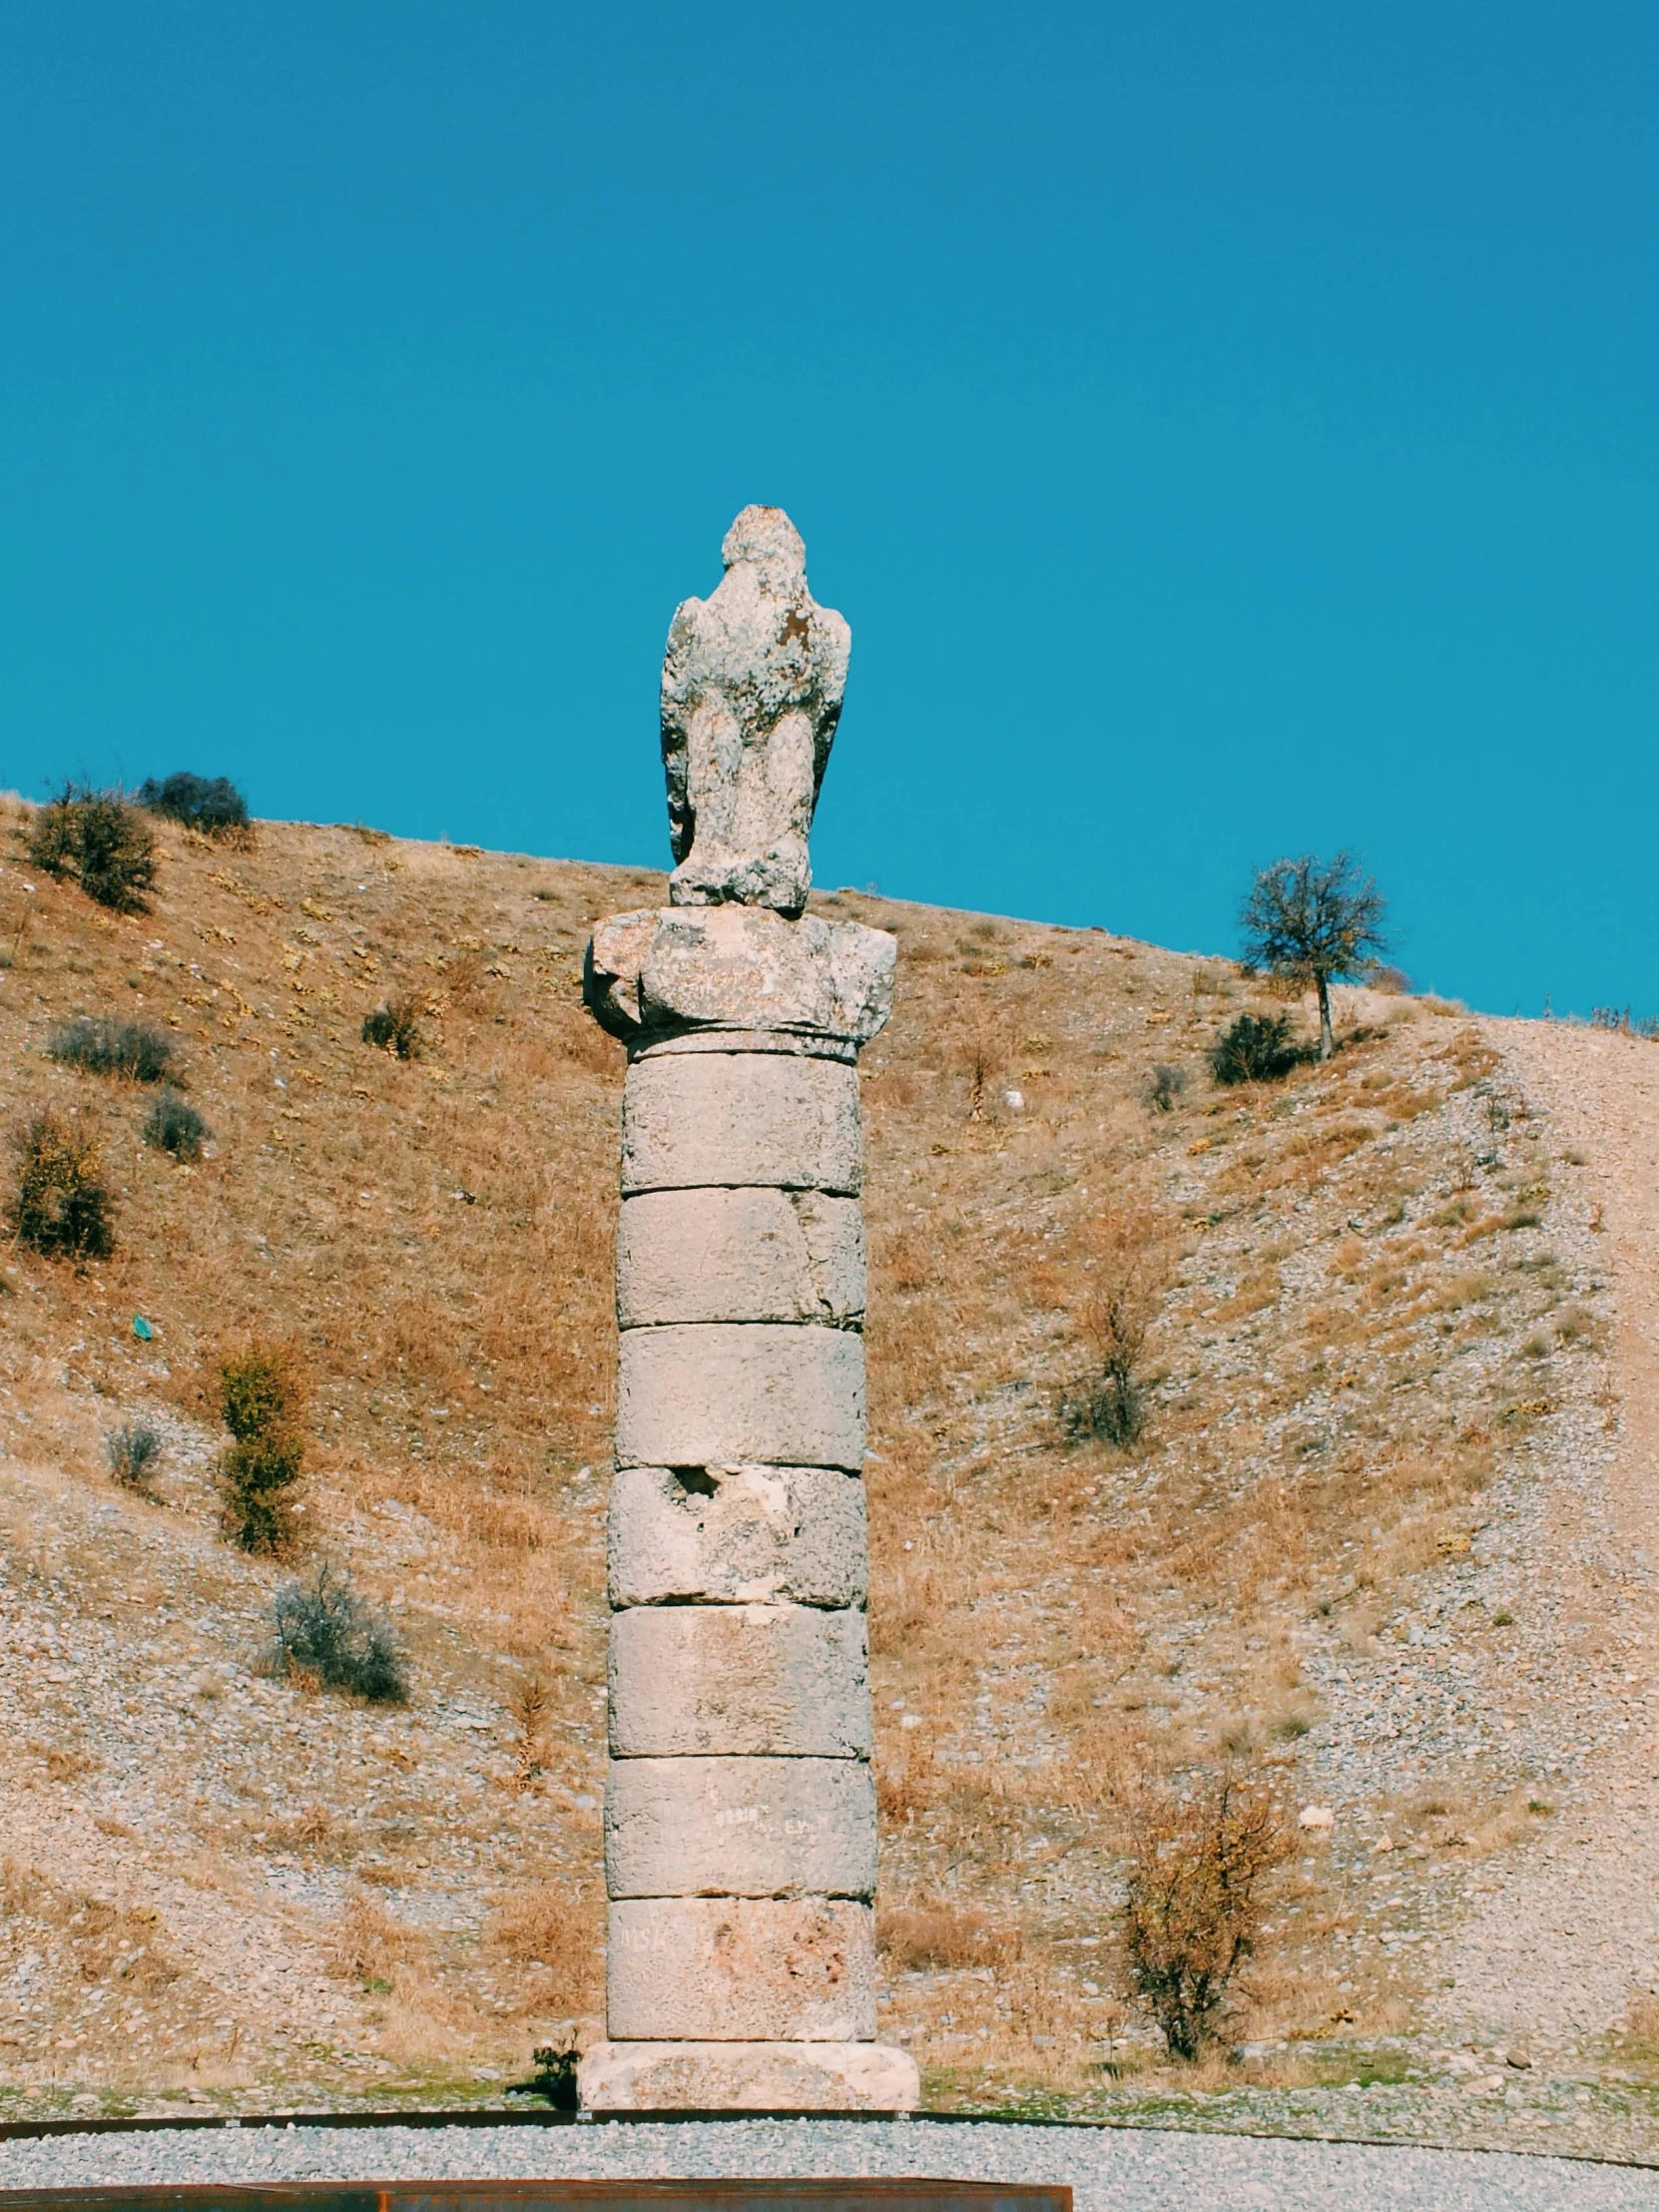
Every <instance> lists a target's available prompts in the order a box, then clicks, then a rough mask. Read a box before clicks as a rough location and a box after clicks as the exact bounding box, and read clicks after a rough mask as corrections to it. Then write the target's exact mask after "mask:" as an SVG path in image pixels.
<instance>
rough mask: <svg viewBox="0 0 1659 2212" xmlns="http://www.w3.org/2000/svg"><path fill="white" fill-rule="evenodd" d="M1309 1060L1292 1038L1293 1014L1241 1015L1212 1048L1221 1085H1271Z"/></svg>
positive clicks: (1213, 1067)
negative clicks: (1291, 1015) (1270, 1083)
mask: <svg viewBox="0 0 1659 2212" xmlns="http://www.w3.org/2000/svg"><path fill="white" fill-rule="evenodd" d="M1307 1058H1308V1053H1307V1050H1306V1048H1305V1047H1304V1046H1302V1045H1299V1044H1297V1043H1296V1042H1295V1041H1294V1039H1293V1038H1292V1035H1291V1017H1290V1015H1289V1014H1241V1015H1240V1016H1239V1018H1238V1020H1237V1021H1234V1022H1230V1023H1229V1024H1228V1026H1227V1028H1225V1029H1224V1030H1223V1031H1222V1033H1221V1035H1220V1036H1219V1037H1218V1038H1217V1039H1216V1041H1215V1043H1214V1044H1213V1045H1212V1046H1211V1047H1210V1052H1209V1060H1210V1072H1211V1073H1212V1074H1213V1075H1214V1076H1215V1079H1216V1081H1217V1082H1218V1083H1269V1082H1273V1081H1274V1080H1275V1079H1276V1078H1278V1077H1279V1076H1282V1075H1289V1073H1290V1072H1291V1070H1292V1068H1294V1067H1299V1066H1300V1065H1301V1064H1302V1062H1303V1061H1304V1060H1306V1059H1307Z"/></svg>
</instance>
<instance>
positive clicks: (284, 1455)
mask: <svg viewBox="0 0 1659 2212" xmlns="http://www.w3.org/2000/svg"><path fill="white" fill-rule="evenodd" d="M219 1401H220V1413H221V1416H222V1417H223V1419H224V1422H225V1425H226V1427H227V1428H228V1429H229V1430H230V1431H231V1434H232V1436H233V1437H234V1438H235V1441H234V1442H233V1444H232V1445H231V1448H230V1449H229V1450H228V1451H227V1452H226V1453H225V1454H224V1456H223V1458H222V1459H221V1460H220V1463H219V1483H220V1490H221V1493H222V1495H223V1496H224V1499H225V1513H224V1528H225V1533H226V1535H227V1536H228V1537H229V1538H230V1540H231V1541H232V1542H233V1543H234V1544H237V1545H239V1546H240V1547H241V1548H242V1549H243V1550H244V1551H263V1552H280V1551H283V1550H285V1549H286V1547H287V1544H288V1541H289V1539H290V1536H291V1532H292V1530H291V1522H290V1519H289V1512H288V1505H287V1500H286V1498H285V1497H284V1496H283V1494H282V1493H283V1492H284V1491H285V1490H287V1489H290V1488H291V1487H292V1485H293V1484H294V1482H296V1481H297V1480H298V1477H299V1471H300V1468H301V1466H302V1465H303V1463H304V1457H305V1444H304V1438H303V1436H302V1435H301V1433H300V1428H299V1415H300V1408H301V1404H302V1392H301V1389H300V1384H299V1377H298V1371H297V1367H296V1363H295V1362H294V1359H293V1357H292V1355H291V1354H290V1353H289V1352H288V1351H287V1350H286V1348H285V1347H282V1346H277V1345H264V1344H254V1345H251V1346H250V1347H249V1348H248V1349H247V1350H246V1351H244V1352H242V1353H239V1354H237V1355H236V1356H235V1357H233V1358H232V1359H229V1360H226V1361H224V1362H223V1363H222V1364H221V1367H220V1371H219Z"/></svg>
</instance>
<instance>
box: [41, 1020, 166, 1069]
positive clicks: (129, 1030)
mask: <svg viewBox="0 0 1659 2212" xmlns="http://www.w3.org/2000/svg"><path fill="white" fill-rule="evenodd" d="M46 1056H47V1058H48V1059H50V1060H58V1061H61V1062H62V1064H63V1065H64V1066H65V1067H72V1068H85V1069H86V1070H87V1071H88V1072H89V1073H90V1074H93V1075H125V1076H127V1077H129V1078H130V1080H131V1081H133V1082H135V1083H159V1082H160V1081H161V1079H162V1077H163V1076H164V1075H165V1074H166V1073H167V1071H168V1069H169V1067H171V1065H172V1064H173V1046H172V1044H171V1043H170V1042H169V1040H168V1039H167V1038H166V1037H164V1036H163V1035H162V1033H161V1031H160V1030H159V1029H147V1028H146V1027H145V1026H144V1024H143V1022H141V1021H106V1020H99V1019H96V1018H95V1017H94V1016H93V1015H91V1014H78V1015H77V1016H76V1018H75V1019H74V1020H73V1021H66V1022H65V1023H64V1024H63V1025H62V1027H61V1028H58V1029H54V1030H53V1032H52V1035H51V1038H50V1040H49V1041H48V1043H47V1047H46Z"/></svg>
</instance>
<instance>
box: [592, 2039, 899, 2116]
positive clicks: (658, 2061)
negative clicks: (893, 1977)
mask: <svg viewBox="0 0 1659 2212" xmlns="http://www.w3.org/2000/svg"><path fill="white" fill-rule="evenodd" d="M576 2081H577V2089H578V2091H579V2093H580V2095H581V2099H582V2103H583V2105H584V2107H585V2108H586V2109H587V2110H588V2111H590V2112H720V2111H733V2112H767V2111H772V2112H791V2111H799V2112H913V2111H914V2110H915V2108H916V2106H917V2105H918V2104H919V2103H920V2101H921V2075H920V2071H919V2069H918V2067H917V2065H916V2062H915V2060H914V2059H913V2058H912V2057H911V2056H910V2054H909V2052H908V2051H905V2050H896V2049H894V2048H893V2047H892V2046H891V2045H890V2044H887V2043H689V2042H687V2043H616V2042H603V2043H595V2044H594V2045H593V2046H592V2047H591V2049H589V2050H587V2051H586V2052H584V2053H583V2057H582V2063H581V2067H580V2069H579V2071H578V2073H577V2077H576Z"/></svg>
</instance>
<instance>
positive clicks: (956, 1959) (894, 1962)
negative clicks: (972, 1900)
mask: <svg viewBox="0 0 1659 2212" xmlns="http://www.w3.org/2000/svg"><path fill="white" fill-rule="evenodd" d="M877 1939H878V1941H879V1943H880V1947H881V1951H882V1954H883V1955H884V1957H885V1958H886V1960H887V1963H888V1965H889V1966H891V1967H892V1969H893V1971H894V1972H895V1973H904V1972H906V1971H909V1970H911V1969H913V1968H915V1967H920V1966H945V1967H952V1966H992V1965H999V1964H1005V1963H1008V1962H1010V1961H1012V1960H1013V1959H1016V1958H1019V1957H1020V1956H1022V1955H1023V1952H1024V1939H1023V1937H1022V1936H1021V1934H1020V1932H1019V1930H1018V1929H1012V1928H997V1927H995V1926H993V1925H992V1923H991V1921H990V1920H989V1919H988V1918H987V1916H986V1915H985V1914H983V1913H980V1912H975V1911H973V1910H972V1909H970V1908H965V1907H962V1906H955V1905H912V1906H901V1907H899V1908H898V1909H897V1910H896V1911H894V1912H890V1913H883V1914H882V1916H881V1922H880V1927H879V1930H878V1936H877Z"/></svg>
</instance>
